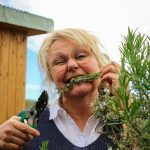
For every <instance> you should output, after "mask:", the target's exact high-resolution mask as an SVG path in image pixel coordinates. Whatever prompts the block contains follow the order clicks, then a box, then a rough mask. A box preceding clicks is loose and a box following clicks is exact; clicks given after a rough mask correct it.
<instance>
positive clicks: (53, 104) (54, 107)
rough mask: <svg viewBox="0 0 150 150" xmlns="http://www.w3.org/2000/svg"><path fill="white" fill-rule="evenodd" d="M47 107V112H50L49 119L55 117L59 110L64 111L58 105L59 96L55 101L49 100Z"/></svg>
mask: <svg viewBox="0 0 150 150" xmlns="http://www.w3.org/2000/svg"><path fill="white" fill-rule="evenodd" d="M48 108H49V112H50V116H49V120H51V119H55V118H56V117H57V116H58V112H59V111H65V110H64V109H63V108H61V107H60V105H59V98H57V99H56V100H55V101H53V102H51V103H50V104H49V105H48Z"/></svg>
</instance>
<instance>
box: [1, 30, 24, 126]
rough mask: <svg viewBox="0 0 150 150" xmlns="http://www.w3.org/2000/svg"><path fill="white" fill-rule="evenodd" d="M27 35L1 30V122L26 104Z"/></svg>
mask: <svg viewBox="0 0 150 150" xmlns="http://www.w3.org/2000/svg"><path fill="white" fill-rule="evenodd" d="M26 45H27V35H26V34H25V33H23V32H18V31H11V30H0V112H1V114H0V124H1V123H2V122H4V121H5V120H6V119H8V118H10V117H11V116H12V115H16V114H17V113H19V112H20V111H21V110H22V109H23V108H24V106H25V75H26V73H25V72H26Z"/></svg>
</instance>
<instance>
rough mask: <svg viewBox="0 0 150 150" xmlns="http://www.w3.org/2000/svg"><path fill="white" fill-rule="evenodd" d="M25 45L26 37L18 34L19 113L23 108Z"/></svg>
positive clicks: (17, 88) (17, 86)
mask: <svg viewBox="0 0 150 150" xmlns="http://www.w3.org/2000/svg"><path fill="white" fill-rule="evenodd" d="M26 43H27V38H26V35H25V34H23V33H18V35H17V63H16V64H17V66H16V68H17V70H16V104H17V105H16V112H20V111H21V110H22V109H24V107H25V79H26V78H25V76H26Z"/></svg>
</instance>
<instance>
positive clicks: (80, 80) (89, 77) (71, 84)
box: [58, 72, 100, 94]
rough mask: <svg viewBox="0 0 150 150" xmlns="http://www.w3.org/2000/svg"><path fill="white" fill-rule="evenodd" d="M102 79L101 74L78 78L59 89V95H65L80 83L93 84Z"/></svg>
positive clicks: (70, 80)
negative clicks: (92, 82) (94, 81)
mask: <svg viewBox="0 0 150 150" xmlns="http://www.w3.org/2000/svg"><path fill="white" fill-rule="evenodd" d="M99 77H100V72H95V73H90V74H87V75H81V76H76V77H73V78H70V79H67V80H66V81H65V85H64V86H63V87H62V88H60V89H58V91H59V93H61V94H62V93H65V92H67V91H69V90H70V89H71V88H72V87H73V86H74V85H75V84H79V83H80V82H91V81H93V80H96V79H98V78H99Z"/></svg>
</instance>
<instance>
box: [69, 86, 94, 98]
mask: <svg viewBox="0 0 150 150" xmlns="http://www.w3.org/2000/svg"><path fill="white" fill-rule="evenodd" d="M91 90H92V85H91V84H90V83H79V84H76V85H74V86H73V88H72V89H71V90H70V91H69V93H70V95H74V96H84V95H87V94H88V93H89V92H90V91H91Z"/></svg>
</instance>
